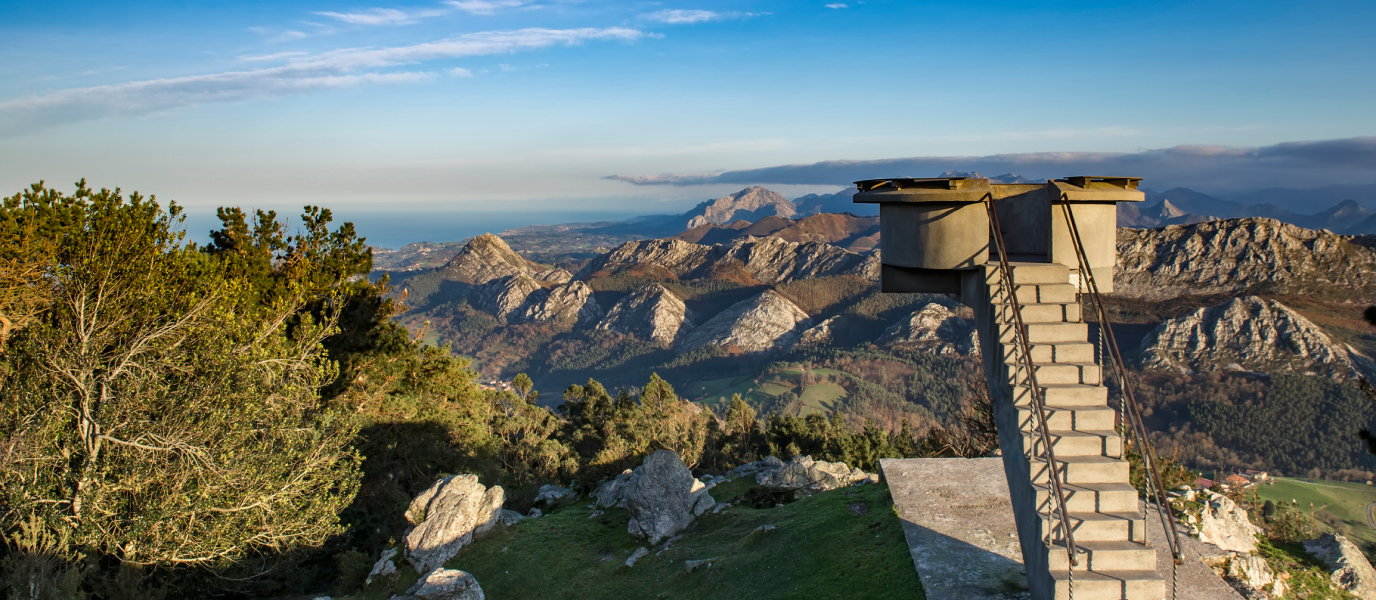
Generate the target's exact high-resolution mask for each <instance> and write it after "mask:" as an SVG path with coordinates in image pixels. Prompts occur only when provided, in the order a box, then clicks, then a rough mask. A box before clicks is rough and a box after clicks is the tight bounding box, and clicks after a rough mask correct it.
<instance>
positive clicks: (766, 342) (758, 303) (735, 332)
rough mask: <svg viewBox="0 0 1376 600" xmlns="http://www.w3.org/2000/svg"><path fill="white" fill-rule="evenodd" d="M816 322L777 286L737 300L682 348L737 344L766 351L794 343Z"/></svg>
mask: <svg viewBox="0 0 1376 600" xmlns="http://www.w3.org/2000/svg"><path fill="white" fill-rule="evenodd" d="M811 326H812V319H811V318H809V317H808V315H807V313H806V312H804V311H803V309H801V308H798V306H797V305H795V304H793V303H792V302H789V300H788V299H787V298H784V297H783V296H781V295H779V294H778V293H777V292H775V291H774V290H765V291H763V292H761V293H759V294H757V295H755V296H752V297H750V298H747V299H745V300H742V301H740V302H737V303H735V304H733V305H731V306H730V307H728V308H727V309H726V310H724V311H722V312H720V313H718V314H717V316H715V317H712V318H711V320H709V321H707V322H706V323H703V324H702V326H700V327H698V328H697V329H696V330H694V331H693V332H692V333H690V334H688V335H687V336H685V337H684V339H683V343H682V346H681V349H682V350H684V351H686V350H691V349H693V348H700V347H702V346H722V347H735V348H738V349H739V350H741V351H744V352H765V351H769V350H774V349H776V348H787V347H789V346H791V345H792V344H793V343H794V342H795V341H796V340H797V339H798V336H799V335H800V334H802V332H803V331H804V330H806V329H807V328H809V327H811Z"/></svg>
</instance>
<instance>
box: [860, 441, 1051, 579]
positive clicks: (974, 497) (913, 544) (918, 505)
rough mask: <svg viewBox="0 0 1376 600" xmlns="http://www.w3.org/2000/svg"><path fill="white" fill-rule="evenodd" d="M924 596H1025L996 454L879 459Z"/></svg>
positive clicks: (1010, 508) (1000, 463)
mask: <svg viewBox="0 0 1376 600" xmlns="http://www.w3.org/2000/svg"><path fill="white" fill-rule="evenodd" d="M880 469H881V470H883V471H884V479H885V480H886V481H888V483H889V493H890V494H892V495H893V501H894V506H895V508H896V509H897V510H898V516H899V518H900V519H902V521H903V533H904V534H905V536H906V537H907V541H908V549H909V551H910V552H911V553H912V557H913V565H914V566H915V567H917V574H918V576H919V577H921V579H922V587H923V589H924V590H925V591H926V593H927V600H1005V599H1009V598H1030V597H1031V596H1030V595H1029V593H1028V591H1027V574H1026V572H1025V571H1024V570H1023V566H1022V550H1021V549H1020V548H1019V545H1018V530H1017V526H1016V525H1015V524H1014V523H1013V503H1012V502H1011V501H1010V500H1009V497H1008V483H1007V480H1006V479H1005V477H1004V474H1003V459H1001V458H904V459H886V460H881V461H880Z"/></svg>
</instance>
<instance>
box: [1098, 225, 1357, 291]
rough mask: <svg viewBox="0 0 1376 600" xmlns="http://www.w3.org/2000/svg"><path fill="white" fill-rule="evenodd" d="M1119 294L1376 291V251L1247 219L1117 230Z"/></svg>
mask: <svg viewBox="0 0 1376 600" xmlns="http://www.w3.org/2000/svg"><path fill="white" fill-rule="evenodd" d="M1114 287H1115V290H1114V294H1115V295H1118V296H1126V297H1132V298H1148V299H1164V298H1172V297H1175V296H1180V295H1184V294H1221V293H1227V294H1242V293H1249V292H1251V293H1256V292H1265V293H1276V294H1309V293H1317V294H1331V293H1334V292H1346V293H1352V292H1356V293H1359V294H1365V295H1368V296H1370V295H1376V251H1373V250H1372V249H1370V248H1366V247H1362V246H1358V245H1356V244H1353V243H1352V242H1351V241H1350V240H1349V239H1348V238H1346V237H1344V236H1340V235H1336V234H1334V233H1332V232H1328V231H1322V230H1319V231H1316V230H1313V229H1305V228H1303V227H1298V226H1295V225H1290V224H1287V223H1281V222H1280V221H1276V220H1273V219H1262V218H1248V219H1229V220H1226V221H1211V222H1207V223H1196V224H1193V225H1173V226H1169V227H1163V228H1160V229H1145V230H1144V229H1126V228H1120V229H1118V271H1117V273H1116V274H1115V276H1114Z"/></svg>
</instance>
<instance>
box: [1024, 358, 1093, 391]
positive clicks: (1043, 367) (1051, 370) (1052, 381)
mask: <svg viewBox="0 0 1376 600" xmlns="http://www.w3.org/2000/svg"><path fill="white" fill-rule="evenodd" d="M1032 367H1033V368H1035V369H1036V370H1037V371H1036V372H1037V383H1038V384H1039V385H1041V386H1042V387H1043V389H1045V388H1047V387H1049V386H1053V385H1080V384H1084V385H1090V386H1097V385H1099V384H1100V383H1103V379H1102V375H1101V371H1100V369H1099V365H1096V364H1094V363H1040V364H1038V363H1036V362H1033V363H1032ZM1008 379H1009V381H1008V383H1010V384H1012V385H1018V384H1020V383H1023V382H1024V381H1026V380H1027V377H1026V375H1025V374H1024V373H1023V368H1022V363H1021V362H1015V363H1012V364H1010V365H1009V366H1008Z"/></svg>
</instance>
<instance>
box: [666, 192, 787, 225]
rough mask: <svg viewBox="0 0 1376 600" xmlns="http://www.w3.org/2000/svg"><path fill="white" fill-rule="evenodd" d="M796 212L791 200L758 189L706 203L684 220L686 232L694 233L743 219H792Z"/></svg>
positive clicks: (696, 208)
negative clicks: (707, 224) (771, 216)
mask: <svg viewBox="0 0 1376 600" xmlns="http://www.w3.org/2000/svg"><path fill="white" fill-rule="evenodd" d="M796 212H797V209H796V207H795V206H794V205H793V202H792V201H790V200H789V199H788V198H785V197H783V196H781V195H779V193H778V192H773V191H770V190H767V189H764V188H762V187H759V186H755V187H750V188H746V189H743V190H741V191H739V192H736V193H734V194H731V195H730V196H725V197H722V198H717V199H716V200H708V201H707V202H703V203H702V204H699V205H697V206H696V207H694V208H693V210H690V211H688V212H687V213H686V214H684V215H683V217H682V218H685V219H687V220H686V222H685V223H684V226H683V228H684V229H692V228H694V227H697V226H699V225H703V224H705V223H713V224H716V225H722V224H725V223H730V222H732V221H737V220H741V219H744V220H746V221H757V220H759V219H761V218H763V217H766V216H770V215H777V216H780V217H784V218H789V217H792V216H793V215H794V214H795V213H796Z"/></svg>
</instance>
